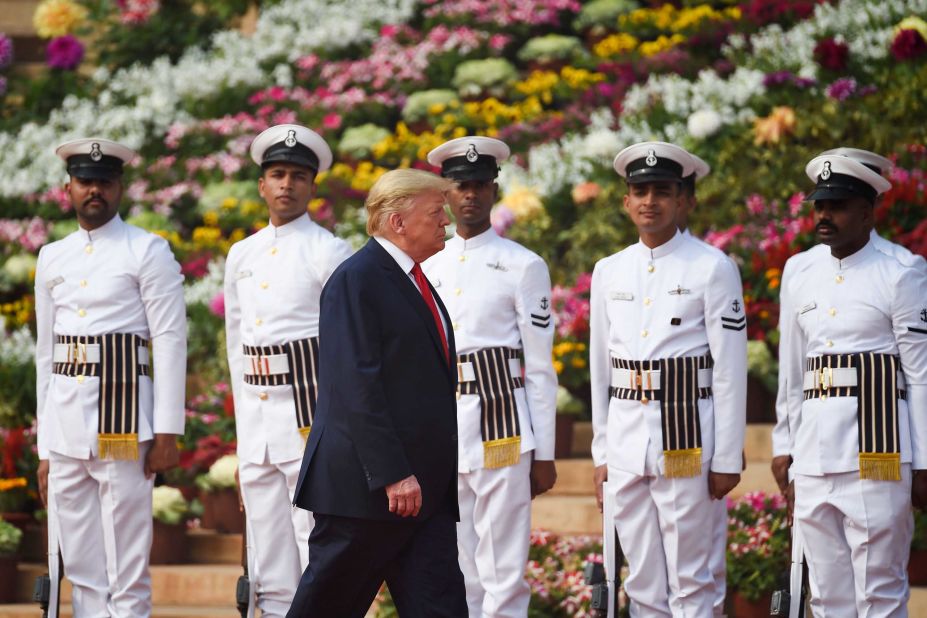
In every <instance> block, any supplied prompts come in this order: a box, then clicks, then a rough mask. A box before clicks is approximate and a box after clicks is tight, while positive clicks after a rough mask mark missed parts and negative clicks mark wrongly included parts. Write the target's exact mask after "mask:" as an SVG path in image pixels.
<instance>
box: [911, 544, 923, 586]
mask: <svg viewBox="0 0 927 618" xmlns="http://www.w3.org/2000/svg"><path fill="white" fill-rule="evenodd" d="M908 583H909V584H910V585H912V586H927V550H925V549H912V550H911V557H910V558H909V559H908Z"/></svg>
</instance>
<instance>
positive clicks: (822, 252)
mask: <svg viewBox="0 0 927 618" xmlns="http://www.w3.org/2000/svg"><path fill="white" fill-rule="evenodd" d="M869 237H870V238H871V239H872V243H873V246H875V248H876V249H878V250H879V251H881V252H882V253H884V254H885V255H890V256H892V257H894V258H895V259H896V260H898V261H899V262H900V263H901V264H902V265H903V266H907V267H910V268H915V269H917V270H920V271H922V272H927V261H925V260H924V258H923V256H920V255H917V254H916V253H912V252H911V251H910V250H909V249H908V248H907V247H904V246H902V245H899V244H898V243H894V242H892V241H890V240H886V239H885V238H883V237H882V236H879V235H878V234H877V233H876V231H875V230H872V232H870V234H869ZM829 255H830V247H828V246H827V245H824V244H819V245H815V246H814V247H812V248H810V249H808V250H807V251H802V252H801V253H796V254H795V255H793V256H792V257H790V258H789V259H788V261H787V262H786V263H785V267H784V268H783V269H782V278H781V280H782V281H785V278H786V275H787V273H791V272H795V271H796V270H799V269H801V268H803V267H801V266H799V264H801V263H803V261H804V260H817V261H818V263H823V262H826V261H827V258H828V256H829ZM786 300H787V299H786V295H785V293H783V292H782V290H781V288H780V299H779V305H780V309H779V310H780V316H781V315H782V303H783V302H786ZM785 327H786V328H788V327H789V326H788V325H786V326H785ZM782 328H783V325H782V319H781V317H780V320H779V330H780V342H781V341H782V339H785V337H781V330H782ZM783 362H788V359H785V360H783V358H782V355H781V353H780V358H779V391H778V395H777V397H776V425H775V427H774V428H773V433H772V441H773V457H780V456H784V455H788V454H789V424H788V409H789V406H788V402H787V401H786V396H787V393H789V392H790V389H789V386H788V384H787V382H786V381H785V380H786V378H787V377H788V376H789V375H791V372H790V371H789V370H788V368H786V367H784V365H783ZM798 402H799V403H798V404H794V402H793V405H800V402H801V400H800V399H799V400H798Z"/></svg>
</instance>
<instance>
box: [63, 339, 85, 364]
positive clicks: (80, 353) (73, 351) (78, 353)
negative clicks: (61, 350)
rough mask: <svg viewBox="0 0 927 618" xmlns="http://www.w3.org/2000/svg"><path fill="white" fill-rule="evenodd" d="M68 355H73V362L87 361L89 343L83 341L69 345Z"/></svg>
mask: <svg viewBox="0 0 927 618" xmlns="http://www.w3.org/2000/svg"><path fill="white" fill-rule="evenodd" d="M68 356H70V357H71V364H73V365H76V364H78V363H86V362H87V345H86V344H83V343H72V344H69V345H68Z"/></svg>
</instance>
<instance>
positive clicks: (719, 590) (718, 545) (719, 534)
mask: <svg viewBox="0 0 927 618" xmlns="http://www.w3.org/2000/svg"><path fill="white" fill-rule="evenodd" d="M711 504H712V508H713V509H714V510H715V523H714V530H713V532H712V535H713V538H712V546H711V556H710V557H709V558H708V567H709V569H711V578H712V579H713V580H714V582H715V605H714V614H713V615H714V616H715V617H716V618H720V617H721V616H724V596H725V595H726V594H727V500H726V499H725V500H712V501H711Z"/></svg>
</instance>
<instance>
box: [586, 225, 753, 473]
mask: <svg viewBox="0 0 927 618" xmlns="http://www.w3.org/2000/svg"><path fill="white" fill-rule="evenodd" d="M651 266H652V268H650V267H651ZM744 315H745V313H744V302H743V294H742V290H741V285H740V276H739V274H738V273H737V270H736V268H735V267H734V265H733V263H732V262H731V261H730V260H729V259H728V258H726V257H724V256H723V254H721V253H720V252H719V251H717V250H715V249H712V248H710V247H705V246H703V245H702V244H701V243H699V242H698V241H694V240H692V239H690V238H686V237H685V236H683V235H682V234H681V233H677V234H676V235H675V236H674V237H673V238H672V239H670V240H669V241H668V242H666V243H664V244H663V245H661V246H659V247H656V248H654V249H649V248H648V247H647V246H646V245H644V244H643V243H641V242H638V243H636V244H634V245H632V246H630V247H628V248H627V249H624V250H623V251H620V252H618V253H616V254H614V255H611V256H609V257H607V258H604V259H602V260H600V261H599V262H598V263H597V264H596V266H595V270H594V271H593V274H592V291H591V318H590V331H591V332H590V344H589V348H590V352H589V365H590V379H591V385H592V423H593V441H592V458H593V461H594V462H595V465H596V466H599V465H602V464H605V463H608V465H609V466H610V467H613V468H617V469H619V470H625V471H627V472H631V473H634V474H638V475H643V474H644V473H645V468H646V467H649V465H648V462H649V463H650V464H651V465H655V466H656V469H658V470H659V471H660V473H661V474H662V472H663V430H662V425H661V414H660V402H658V401H651V402H649V403H647V404H642V403H641V402H639V401H624V400H619V399H617V398H609V390H608V389H609V385H610V378H611V362H610V359H611V358H612V357H614V358H620V359H627V360H655V359H664V358H673V357H687V356H702V355H705V354H706V353H708V352H709V351H710V352H711V355H712V357H713V358H714V371H713V382H712V390H713V396H712V398H711V399H707V400H706V399H701V400H699V403H698V405H699V418H700V421H701V434H702V460H703V462H710V463H711V470H712V471H714V472H721V473H731V474H734V473H739V472H740V471H741V466H742V449H743V440H744V431H745V423H746V414H745V406H746V381H747V376H746V367H747V361H746V356H747V349H746V328H743V329H739V330H734V329H732V328H724V324H734V323H736V322H724V321H723V320H722V318H727V319H728V320H739V319H740V318H741V317H743V316H744ZM677 321H678V324H674V322H677ZM741 324H744V325H745V322H741ZM737 325H738V326H739V324H737ZM606 436H607V437H606ZM648 472H650V470H648Z"/></svg>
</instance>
